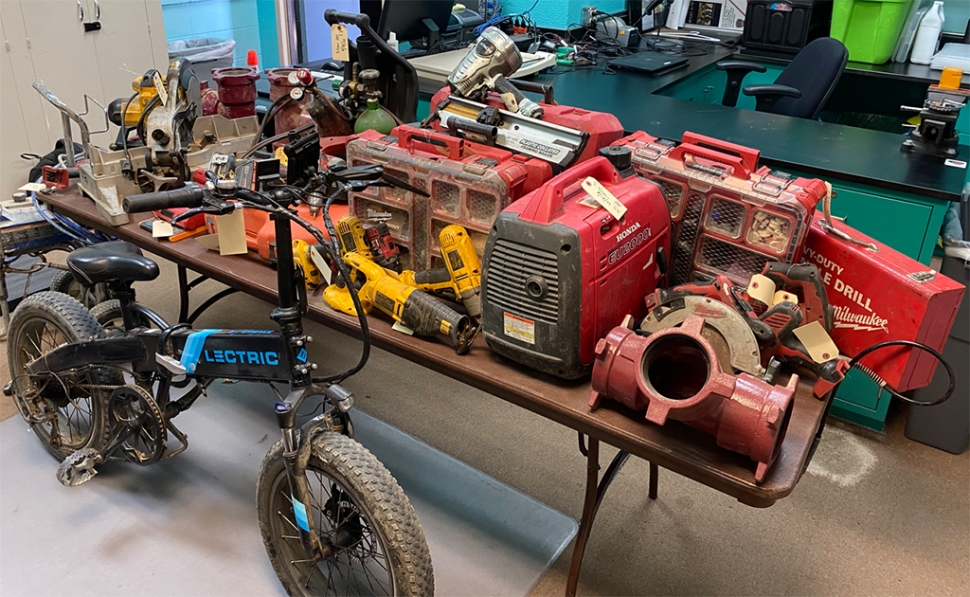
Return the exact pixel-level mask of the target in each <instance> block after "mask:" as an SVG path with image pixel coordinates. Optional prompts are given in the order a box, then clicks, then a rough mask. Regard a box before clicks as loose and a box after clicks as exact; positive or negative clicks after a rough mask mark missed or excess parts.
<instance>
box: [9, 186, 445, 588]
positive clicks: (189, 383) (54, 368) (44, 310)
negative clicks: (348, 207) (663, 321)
mask: <svg viewBox="0 0 970 597" xmlns="http://www.w3.org/2000/svg"><path fill="white" fill-rule="evenodd" d="M342 173H343V176H340V175H339V174H332V173H330V172H327V173H324V174H316V173H311V176H310V182H308V183H307V184H306V186H305V187H294V186H288V185H282V184H281V185H278V186H277V187H276V188H271V189H268V190H266V189H264V191H263V192H256V191H250V190H247V189H239V188H236V186H235V183H234V182H233V181H224V180H223V181H210V182H209V183H208V184H207V185H205V186H204V187H198V186H187V187H185V188H183V189H178V190H175V191H162V192H157V193H147V194H144V195H136V196H131V197H129V198H127V199H126V200H125V210H126V211H128V212H142V211H150V210H158V209H166V208H172V207H187V208H193V209H192V210H190V212H195V213H197V212H198V211H202V212H205V213H217V214H225V213H229V212H230V211H231V210H232V209H235V208H238V207H239V206H240V205H244V206H246V207H247V208H251V209H261V210H263V211H267V212H270V214H271V218H272V219H273V220H275V229H276V250H277V264H278V267H277V269H278V276H277V279H278V284H279V306H278V307H277V308H276V309H275V310H273V312H272V314H271V318H272V319H273V320H274V321H276V323H277V324H278V325H279V331H275V330H274V331H269V330H212V329H205V330H193V329H191V328H190V327H189V326H188V325H187V324H177V325H169V324H168V323H166V322H165V321H164V319H162V317H161V316H159V315H158V314H157V313H155V312H154V311H152V310H151V309H149V308H148V307H145V306H144V305H140V304H138V303H137V302H135V295H134V291H133V289H132V283H133V282H139V281H144V282H147V281H151V280H154V279H155V278H156V277H157V276H158V274H159V269H158V266H157V264H156V263H155V262H153V261H152V260H151V259H149V258H147V257H144V256H142V255H141V254H140V251H139V250H138V249H137V248H136V247H135V246H134V245H130V244H127V243H122V242H113V243H102V244H98V245H93V246H90V247H86V248H82V249H78V250H76V251H74V252H73V253H71V255H70V256H69V257H68V267H69V269H70V270H71V272H72V273H73V274H74V277H75V278H76V279H77V281H78V282H79V283H81V284H82V285H84V286H86V287H91V286H94V285H97V284H102V285H104V286H105V287H107V288H108V289H109V293H110V298H111V299H112V300H116V301H117V304H116V305H117V306H116V307H114V308H115V309H117V308H120V319H121V320H122V321H123V329H121V328H119V327H108V328H107V330H106V329H105V328H104V327H102V325H100V324H99V323H98V321H97V319H96V318H95V317H94V316H92V314H91V312H90V311H88V310H87V309H86V308H84V307H83V306H82V305H81V304H80V303H79V302H77V301H76V300H75V299H74V298H72V297H70V296H68V295H66V294H61V293H57V292H41V293H38V294H34V295H32V296H30V297H28V298H27V299H25V300H24V301H23V302H22V303H21V304H20V306H18V307H17V309H16V311H15V312H14V314H13V318H12V320H11V325H10V330H9V338H8V355H9V356H8V358H9V364H10V372H11V375H12V376H13V379H12V381H11V382H10V383H9V384H7V386H6V387H5V388H4V391H5V392H6V393H7V394H8V395H12V396H13V397H14V400H15V402H16V403H17V406H18V408H19V409H20V413H21V414H22V415H23V417H24V418H25V419H26V420H27V422H28V423H29V424H30V426H31V428H32V429H33V431H34V432H35V433H36V434H37V437H38V438H39V439H40V441H41V442H42V443H43V444H44V446H45V447H46V448H47V450H48V451H49V452H50V453H51V454H52V455H53V456H54V457H55V458H57V459H59V460H62V464H61V465H60V467H59V468H58V472H57V476H58V479H59V480H60V481H61V482H62V483H63V484H65V485H68V486H74V485H79V484H81V483H84V482H86V481H88V480H90V479H91V478H92V477H93V476H94V475H95V474H96V471H95V466H97V465H98V464H100V463H102V462H104V461H106V460H110V459H120V460H126V461H128V462H133V463H135V464H139V465H148V464H153V463H156V462H159V461H161V460H165V459H168V458H171V457H173V456H175V455H177V454H179V453H181V452H182V451H184V450H185V449H186V447H187V446H188V442H187V439H186V437H185V435H184V434H183V433H182V432H181V431H179V430H178V428H177V427H176V426H175V424H174V419H175V418H176V417H177V416H178V415H179V414H180V413H182V412H183V411H185V410H188V409H189V408H190V407H191V406H192V404H193V403H194V402H195V401H196V400H197V399H198V398H199V397H200V396H202V395H204V394H205V392H206V388H207V387H208V386H209V385H210V384H211V383H212V382H213V381H214V380H218V379H226V380H244V381H249V382H258V383H266V384H267V385H269V387H270V388H272V390H273V392H274V393H275V394H276V397H277V399H276V401H275V414H276V420H277V422H278V424H279V427H280V431H281V432H282V439H281V440H280V441H279V442H278V443H277V444H276V445H275V446H273V447H272V448H271V449H270V451H269V453H268V454H267V455H266V457H265V458H264V460H263V463H262V465H261V467H260V472H259V481H258V485H257V492H256V498H257V506H258V513H259V526H260V530H261V532H262V536H263V542H264V544H265V547H266V552H267V554H268V555H269V558H270V561H271V562H272V565H273V568H274V570H275V571H276V573H277V575H278V576H279V578H280V581H281V582H282V584H283V587H284V588H285V589H286V591H287V593H289V594H291V595H347V594H350V595H412V596H419V595H420V596H425V595H431V594H433V592H434V577H433V572H432V567H431V557H430V554H429V552H428V547H427V544H426V542H425V538H424V532H423V530H422V528H421V525H420V523H419V522H418V519H417V516H416V515H415V513H414V510H413V508H412V507H411V504H410V502H409V501H408V499H407V497H406V496H405V495H404V492H403V491H402V490H401V488H400V486H398V484H397V482H396V481H395V479H394V478H393V477H392V476H391V474H390V473H389V472H388V471H387V469H386V468H384V466H383V465H382V464H381V463H380V462H379V461H378V460H377V459H376V458H375V457H374V456H373V455H372V454H371V453H370V452H368V451H367V450H366V449H364V448H363V446H361V445H360V444H358V443H357V442H355V441H354V440H353V425H352V424H351V419H350V414H349V411H350V409H351V407H352V406H353V396H352V395H351V393H350V392H348V391H347V390H346V389H344V388H343V387H341V386H340V385H339V383H340V382H341V381H343V380H344V379H346V378H347V377H349V376H350V375H353V374H354V373H356V372H357V371H359V370H360V369H361V367H363V365H364V363H365V362H366V359H367V355H368V347H369V342H368V331H367V322H366V319H365V318H364V317H363V316H362V315H361V317H360V323H361V327H362V332H363V337H364V351H363V353H362V355H361V359H360V361H359V362H358V364H357V365H356V366H355V367H354V368H352V369H351V370H349V371H347V372H344V373H341V374H338V375H331V376H329V377H322V378H316V377H313V371H314V370H315V369H317V365H316V364H313V363H311V362H310V359H309V354H308V352H307V344H308V343H309V342H310V341H311V338H310V337H309V336H307V335H306V334H305V333H304V330H303V325H302V317H303V316H304V315H305V314H306V308H307V294H306V285H305V282H304V279H303V274H302V271H301V270H300V269H299V267H291V266H287V264H293V255H292V233H291V228H290V226H291V222H295V223H296V224H298V225H300V226H302V227H304V228H305V229H306V230H308V231H309V232H310V233H311V234H313V236H314V237H315V238H316V239H317V241H318V242H319V243H320V246H321V247H323V250H324V252H325V253H328V254H329V255H339V250H336V249H335V248H334V247H333V246H332V245H331V244H330V242H329V240H328V239H327V238H326V237H325V236H324V235H323V234H322V233H321V232H320V231H319V230H318V229H317V228H315V227H314V226H312V225H311V224H309V223H308V222H306V221H304V220H301V219H300V218H299V217H298V216H297V215H296V212H295V211H294V210H291V209H289V208H290V206H291V205H293V204H294V203H297V202H300V201H303V202H307V203H309V204H310V205H311V206H315V207H316V208H318V209H319V208H321V207H322V208H323V209H324V219H325V223H326V225H327V228H328V232H329V233H330V238H334V239H335V238H337V236H336V234H335V232H334V231H333V225H332V222H331V221H330V219H329V216H328V214H327V211H326V210H327V209H328V208H329V206H330V204H331V203H332V202H333V201H334V199H335V198H336V197H337V196H338V195H339V194H341V193H343V192H345V191H347V190H351V189H352V190H361V189H364V188H367V187H368V186H375V185H377V186H382V185H388V184H391V183H393V182H400V181H394V180H393V179H392V180H391V181H390V182H388V181H387V180H386V178H389V177H385V176H384V175H383V172H382V170H381V169H380V168H379V167H367V168H356V169H355V168H346V169H344V170H342ZM405 186H406V185H405ZM320 188H323V189H326V191H328V192H329V191H331V190H332V191H333V192H332V193H331V194H330V195H329V196H326V201H325V202H324V201H323V199H324V195H321V194H319V193H318V192H316V191H315V190H314V189H320ZM229 199H233V200H234V201H229ZM332 263H333V264H334V267H335V268H337V269H338V270H339V271H338V272H337V273H339V274H340V275H341V276H342V278H343V279H344V280H345V281H346V282H347V283H348V284H349V283H350V277H349V275H348V273H347V269H346V266H344V265H343V264H342V262H340V260H339V259H338V260H335V261H332ZM351 294H352V295H353V296H354V298H355V299H356V293H351ZM357 312H358V313H361V314H362V313H363V309H362V308H361V307H360V305H357ZM272 384H280V385H281V386H285V387H286V390H285V392H280V391H278V390H277V389H276V388H275V387H274V386H273V385H272ZM186 388H187V391H186V392H185V393H184V394H183V395H182V396H181V397H179V398H177V399H173V397H172V392H173V389H186ZM308 400H317V401H320V403H321V404H322V406H323V407H324V408H323V413H322V414H320V415H319V416H317V417H315V418H313V419H311V420H309V421H308V422H307V423H305V424H304V425H302V427H299V428H298V427H297V426H296V419H297V410H298V408H299V407H300V406H301V405H303V404H304V403H306V402H307V401H308ZM308 404H313V403H312V402H310V403H308ZM170 435H171V436H173V437H174V440H177V442H178V443H179V444H180V445H179V446H178V447H177V448H175V449H174V450H172V449H170V447H169V446H168V445H167V442H169V436H170ZM173 443H174V441H173Z"/></svg>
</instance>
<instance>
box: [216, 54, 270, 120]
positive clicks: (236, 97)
mask: <svg viewBox="0 0 970 597" xmlns="http://www.w3.org/2000/svg"><path fill="white" fill-rule="evenodd" d="M258 79H259V73H258V72H256V69H255V68H253V67H251V66H249V67H228V68H214V69H212V80H213V81H215V82H216V85H217V86H218V89H219V114H222V115H223V116H225V117H226V118H242V117H244V116H255V115H256V81H257V80H258Z"/></svg>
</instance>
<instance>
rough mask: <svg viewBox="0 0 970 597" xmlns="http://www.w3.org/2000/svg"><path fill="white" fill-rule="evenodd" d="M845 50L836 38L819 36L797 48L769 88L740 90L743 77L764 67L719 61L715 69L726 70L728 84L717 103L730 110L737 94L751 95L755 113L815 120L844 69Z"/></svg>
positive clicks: (745, 88)
mask: <svg viewBox="0 0 970 597" xmlns="http://www.w3.org/2000/svg"><path fill="white" fill-rule="evenodd" d="M848 60H849V51H848V50H846V49H845V46H844V45H842V42H840V41H839V40H837V39H833V38H831V37H821V38H819V39H816V40H815V41H813V42H812V43H810V44H808V45H807V46H805V47H804V48H802V49H801V51H800V52H798V54H796V55H795V58H794V59H793V60H792V61H791V64H789V65H788V66H787V67H786V68H785V70H784V71H782V73H781V74H780V75H778V78H777V79H775V82H774V83H773V84H771V85H748V86H747V87H744V88H742V87H741V82H742V81H743V80H744V77H745V75H747V74H748V73H750V72H752V71H754V72H758V73H763V72H765V67H763V66H761V65H760V64H757V63H754V62H746V61H743V60H725V61H724V62H719V63H718V65H717V68H718V70H723V71H727V78H728V84H727V88H725V90H724V97H723V98H722V99H721V104H722V105H724V106H729V107H731V108H733V107H734V106H736V105H737V103H738V92H739V91H743V92H744V94H745V95H748V96H753V97H754V98H755V101H756V102H757V103H756V105H755V110H757V111H758V112H771V113H772V114H782V115H784V116H792V117H795V118H810V119H813V120H814V119H816V118H818V115H819V113H820V112H821V111H822V108H823V107H825V102H826V101H827V100H828V99H829V96H830V95H832V91H833V90H834V89H835V86H836V85H837V84H838V82H839V78H840V77H841V76H842V71H844V70H845V63H846V62H847V61H848Z"/></svg>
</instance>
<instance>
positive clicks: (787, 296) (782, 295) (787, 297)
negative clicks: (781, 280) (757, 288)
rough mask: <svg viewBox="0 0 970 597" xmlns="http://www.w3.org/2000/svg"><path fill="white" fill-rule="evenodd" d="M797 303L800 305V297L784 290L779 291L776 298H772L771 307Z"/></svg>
mask: <svg viewBox="0 0 970 597" xmlns="http://www.w3.org/2000/svg"><path fill="white" fill-rule="evenodd" d="M784 302H789V303H795V304H796V305H797V304H798V297H797V296H795V295H794V294H792V293H790V292H785V291H784V290H779V291H778V292H776V293H775V296H773V297H771V306H772V307H774V306H775V305H777V304H778V303H784Z"/></svg>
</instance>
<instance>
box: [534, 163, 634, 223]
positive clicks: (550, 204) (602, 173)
mask: <svg viewBox="0 0 970 597" xmlns="http://www.w3.org/2000/svg"><path fill="white" fill-rule="evenodd" d="M588 176H591V177H593V178H595V179H596V180H598V181H600V182H602V183H608V184H616V183H618V182H619V181H620V174H619V173H618V172H617V171H616V168H614V167H613V164H611V163H610V161H609V160H608V159H606V158H605V157H603V156H597V157H595V158H592V159H589V160H586V161H585V162H581V163H580V164H578V165H576V166H573V167H572V168H569V169H568V170H566V171H565V172H563V173H562V174H560V175H559V176H556V177H555V178H553V179H552V180H550V181H549V182H547V183H546V184H545V186H543V187H541V188H539V189H538V190H536V192H535V194H533V195H532V199H531V200H530V201H529V204H528V205H527V206H526V207H525V209H523V210H522V216H523V219H525V220H528V221H531V222H535V223H537V224H551V223H552V222H553V220H555V219H556V216H557V215H558V214H559V212H560V211H562V204H563V201H564V196H563V193H564V191H565V190H566V187H568V186H569V185H571V184H573V183H575V182H579V181H581V180H584V179H585V178H586V177H588Z"/></svg>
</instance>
